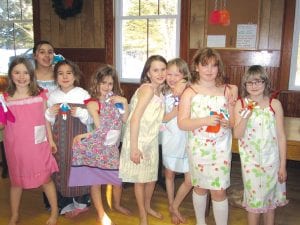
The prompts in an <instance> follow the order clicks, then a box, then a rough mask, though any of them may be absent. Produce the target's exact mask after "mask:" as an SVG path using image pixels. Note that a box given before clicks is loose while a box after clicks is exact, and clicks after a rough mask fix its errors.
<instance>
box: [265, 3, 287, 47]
mask: <svg viewBox="0 0 300 225" xmlns="http://www.w3.org/2000/svg"><path fill="white" fill-rule="evenodd" d="M283 9H284V0H273V1H272V5H271V15H272V16H271V17H270V32H269V45H268V49H276V50H280V48H281V37H282V30H283V12H284V10H283Z"/></svg>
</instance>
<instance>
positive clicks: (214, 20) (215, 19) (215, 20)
mask: <svg viewBox="0 0 300 225" xmlns="http://www.w3.org/2000/svg"><path fill="white" fill-rule="evenodd" d="M209 23H210V24H212V25H217V24H220V10H218V0H215V8H214V10H213V11H211V13H210V15H209Z"/></svg>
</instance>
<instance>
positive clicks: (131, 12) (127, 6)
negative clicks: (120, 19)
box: [122, 0, 140, 16]
mask: <svg viewBox="0 0 300 225" xmlns="http://www.w3.org/2000/svg"><path fill="white" fill-rule="evenodd" d="M122 2H123V13H122V15H123V16H138V15H139V11H140V6H139V0H123V1H122Z"/></svg>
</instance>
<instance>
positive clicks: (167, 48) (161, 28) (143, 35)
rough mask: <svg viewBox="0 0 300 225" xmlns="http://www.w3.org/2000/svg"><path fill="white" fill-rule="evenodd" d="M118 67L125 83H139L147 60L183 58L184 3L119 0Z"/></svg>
mask: <svg viewBox="0 0 300 225" xmlns="http://www.w3.org/2000/svg"><path fill="white" fill-rule="evenodd" d="M115 4H116V11H115V15H116V67H117V70H118V72H119V74H120V78H121V81H123V82H139V79H140V76H141V72H142V69H143V66H144V63H145V61H146V60H147V58H148V57H149V56H151V55H153V54H159V55H162V56H164V57H165V58H166V59H167V60H169V59H171V58H174V57H177V56H178V55H179V43H180V40H179V37H180V34H179V33H180V0H143V1H141V0H115Z"/></svg>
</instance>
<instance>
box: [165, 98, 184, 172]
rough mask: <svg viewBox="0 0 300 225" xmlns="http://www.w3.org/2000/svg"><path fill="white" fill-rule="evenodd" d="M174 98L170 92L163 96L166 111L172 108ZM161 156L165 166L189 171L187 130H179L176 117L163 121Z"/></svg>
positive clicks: (178, 170)
mask: <svg viewBox="0 0 300 225" xmlns="http://www.w3.org/2000/svg"><path fill="white" fill-rule="evenodd" d="M174 104H175V99H174V97H173V96H172V95H171V94H167V95H166V96H165V105H166V107H165V109H166V113H169V112H171V111H172V110H173V108H174V106H175V105H174ZM161 137H162V158H163V165H164V166H165V168H167V169H169V170H171V171H174V172H178V173H186V172H188V171H189V163H188V155H187V151H186V142H187V132H186V131H183V130H180V129H179V127H178V124H177V117H174V118H173V119H171V120H170V121H168V122H166V123H163V126H162V131H161Z"/></svg>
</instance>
